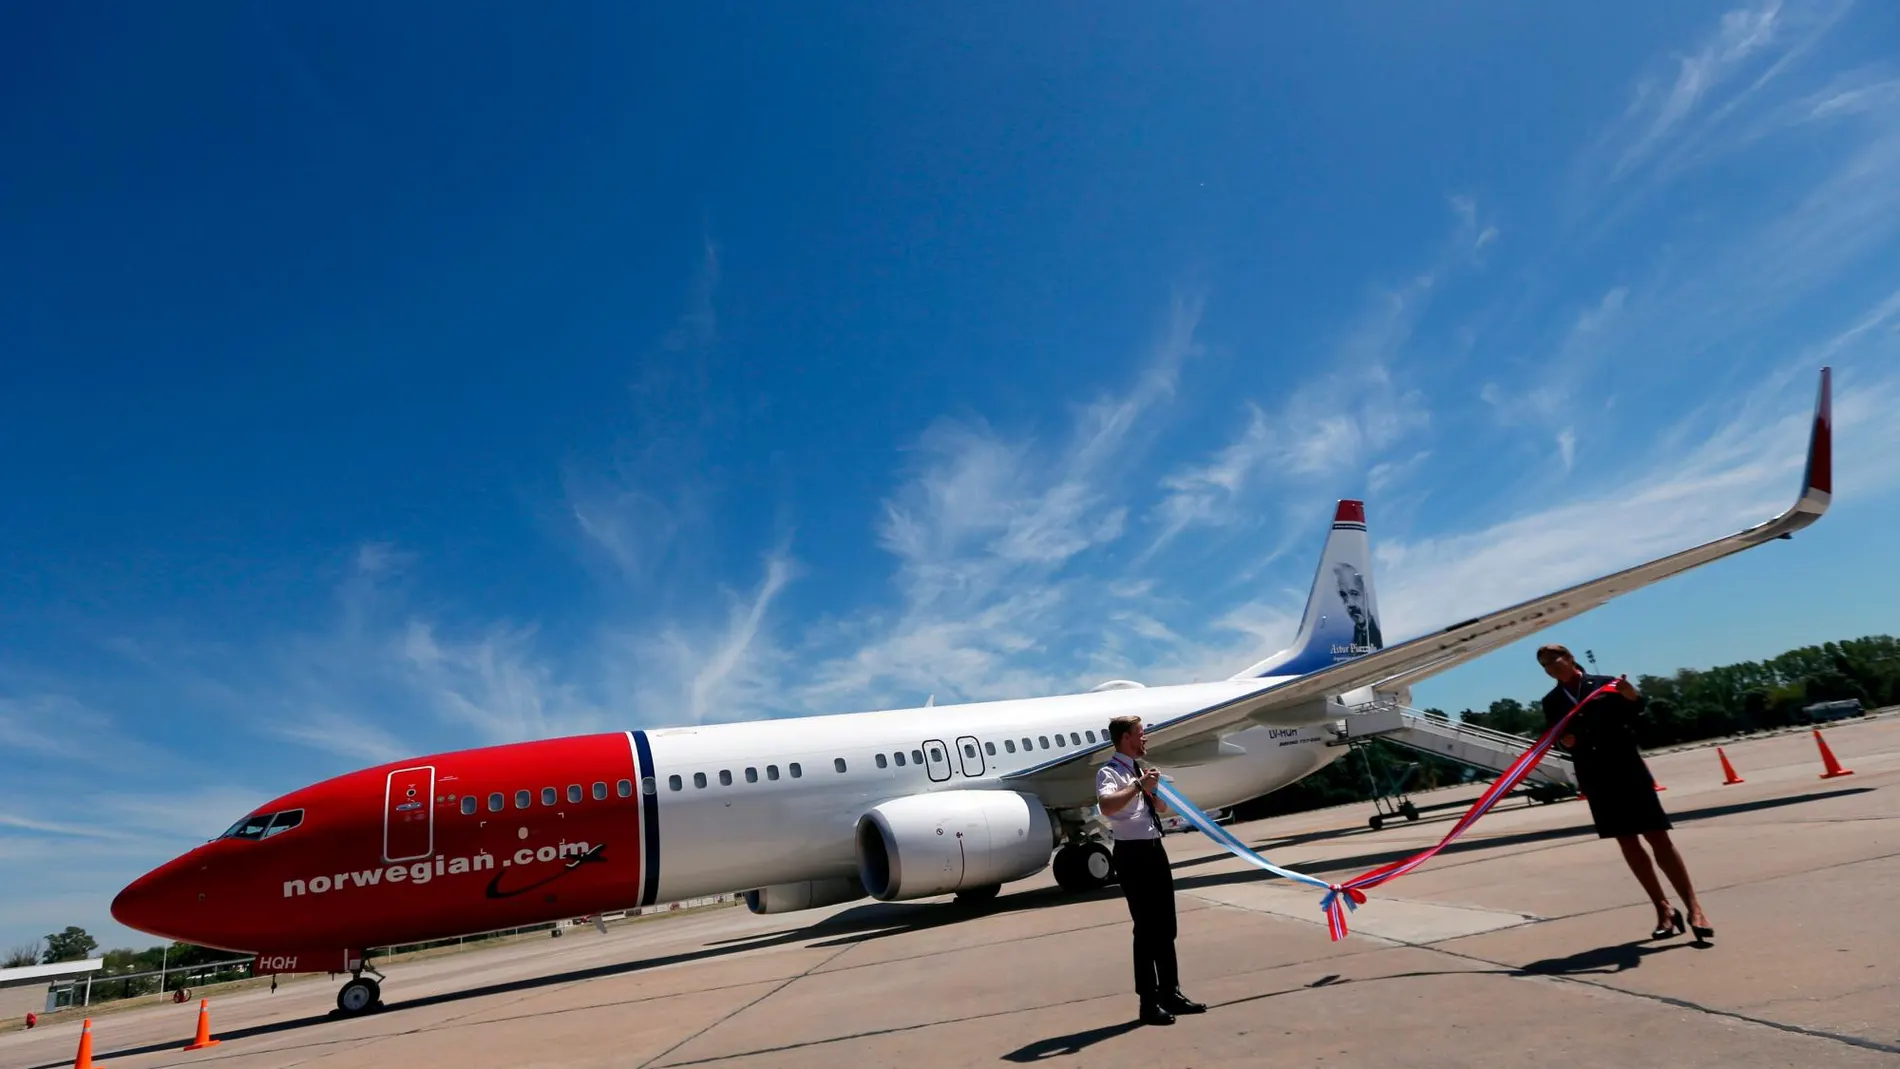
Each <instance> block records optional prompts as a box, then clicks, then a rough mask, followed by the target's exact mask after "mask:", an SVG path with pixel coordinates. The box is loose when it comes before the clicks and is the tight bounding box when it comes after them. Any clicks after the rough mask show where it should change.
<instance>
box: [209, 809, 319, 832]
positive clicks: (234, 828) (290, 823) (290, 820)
mask: <svg viewBox="0 0 1900 1069" xmlns="http://www.w3.org/2000/svg"><path fill="white" fill-rule="evenodd" d="M302 823H303V810H301V809H286V810H284V811H282V812H280V813H252V814H251V815H250V816H247V817H245V818H244V819H243V820H240V821H238V822H237V823H236V824H233V825H231V826H230V827H229V828H227V829H225V832H224V834H223V835H220V836H218V838H220V839H267V838H269V837H271V836H273V835H276V834H278V833H279V832H286V831H289V830H290V829H292V828H294V827H296V826H297V825H299V824H302Z"/></svg>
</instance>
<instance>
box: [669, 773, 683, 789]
mask: <svg viewBox="0 0 1900 1069" xmlns="http://www.w3.org/2000/svg"><path fill="white" fill-rule="evenodd" d="M666 785H667V787H668V788H670V789H672V790H676V791H677V790H679V789H681V788H682V787H685V786H686V784H685V783H683V782H681V780H680V778H679V777H678V776H668V777H666Z"/></svg>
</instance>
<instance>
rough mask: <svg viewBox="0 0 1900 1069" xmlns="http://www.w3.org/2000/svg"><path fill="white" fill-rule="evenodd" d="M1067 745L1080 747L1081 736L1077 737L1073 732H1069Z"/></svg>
mask: <svg viewBox="0 0 1900 1069" xmlns="http://www.w3.org/2000/svg"><path fill="white" fill-rule="evenodd" d="M1069 745H1071V746H1080V745H1082V736H1080V735H1077V734H1076V733H1075V732H1073V731H1071V732H1069Z"/></svg>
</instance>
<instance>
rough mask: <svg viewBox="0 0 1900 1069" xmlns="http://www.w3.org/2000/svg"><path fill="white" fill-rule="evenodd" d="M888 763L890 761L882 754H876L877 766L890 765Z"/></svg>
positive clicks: (885, 766) (884, 766)
mask: <svg viewBox="0 0 1900 1069" xmlns="http://www.w3.org/2000/svg"><path fill="white" fill-rule="evenodd" d="M890 763H891V762H890V761H889V760H888V759H887V758H886V757H885V756H884V755H883V754H878V755H877V767H879V768H888V767H889V766H890Z"/></svg>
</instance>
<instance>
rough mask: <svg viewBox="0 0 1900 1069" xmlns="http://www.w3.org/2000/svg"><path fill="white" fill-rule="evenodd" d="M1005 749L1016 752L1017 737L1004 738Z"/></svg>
mask: <svg viewBox="0 0 1900 1069" xmlns="http://www.w3.org/2000/svg"><path fill="white" fill-rule="evenodd" d="M1003 749H1005V750H1008V751H1009V752H1010V753H1015V752H1016V740H1015V739H1004V740H1003Z"/></svg>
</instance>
